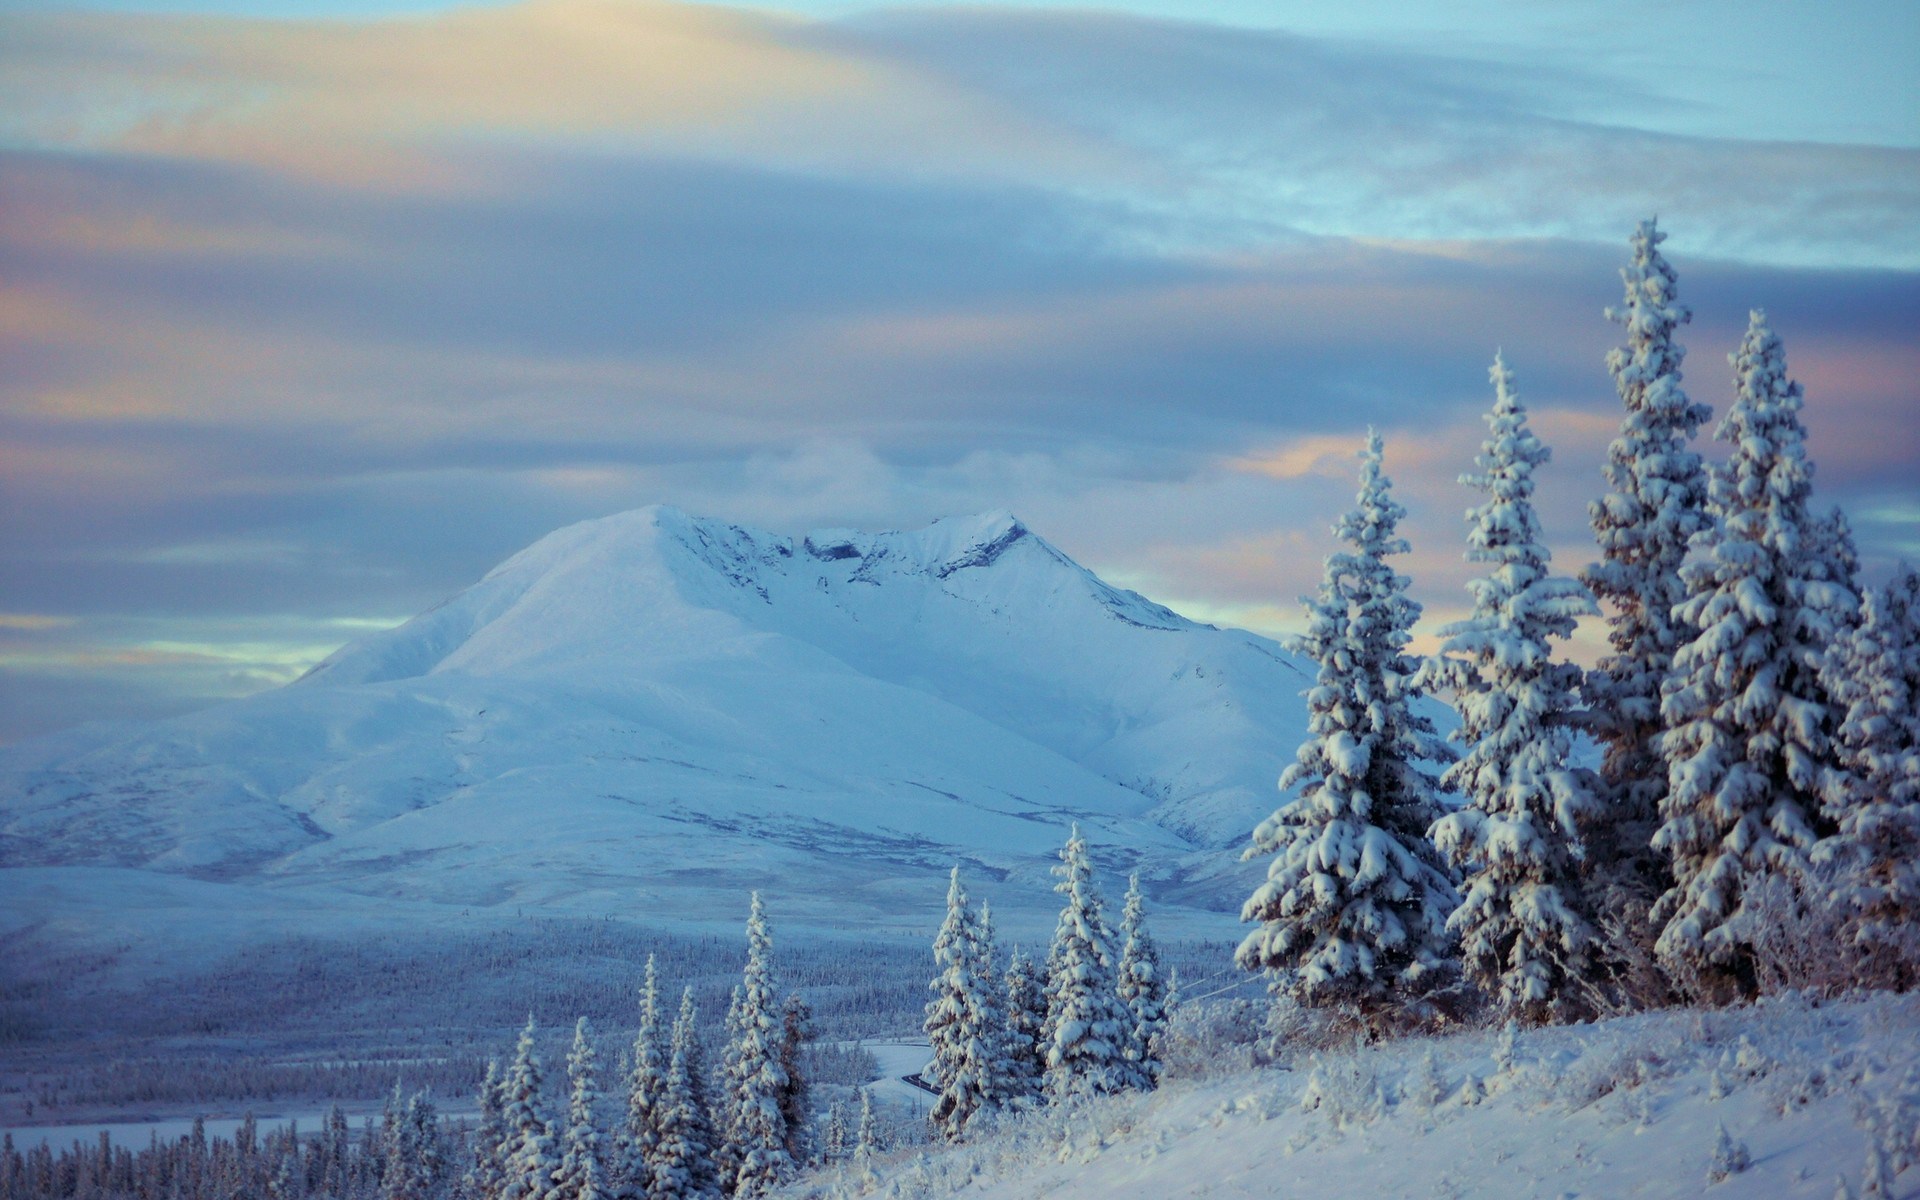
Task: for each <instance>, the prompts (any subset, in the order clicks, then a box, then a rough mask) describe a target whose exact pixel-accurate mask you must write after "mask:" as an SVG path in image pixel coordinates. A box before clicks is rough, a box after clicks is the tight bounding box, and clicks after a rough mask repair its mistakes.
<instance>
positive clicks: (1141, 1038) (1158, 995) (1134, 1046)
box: [1118, 873, 1167, 1089]
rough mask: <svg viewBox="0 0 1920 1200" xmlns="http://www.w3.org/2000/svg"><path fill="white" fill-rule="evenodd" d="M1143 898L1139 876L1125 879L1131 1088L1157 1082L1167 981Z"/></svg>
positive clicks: (1123, 962) (1124, 999) (1123, 985)
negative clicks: (1161, 967) (1148, 930)
mask: <svg viewBox="0 0 1920 1200" xmlns="http://www.w3.org/2000/svg"><path fill="white" fill-rule="evenodd" d="M1146 903H1147V902H1146V897H1145V896H1144V895H1142V894H1141V891H1140V876H1139V874H1138V873H1135V874H1134V875H1132V876H1130V877H1129V878H1128V879H1127V900H1126V906H1125V907H1124V908H1122V909H1121V910H1120V936H1121V937H1122V938H1123V939H1125V944H1124V946H1123V947H1122V949H1121V951H1120V980H1119V988H1118V991H1119V995H1120V1002H1121V1003H1122V1004H1124V1005H1126V1006H1127V1011H1128V1012H1130V1013H1132V1014H1133V1024H1132V1027H1131V1029H1130V1030H1129V1031H1128V1037H1127V1049H1126V1059H1127V1066H1128V1069H1129V1071H1130V1073H1131V1075H1132V1080H1131V1085H1132V1086H1133V1087H1137V1088H1142V1089H1149V1088H1153V1087H1156V1086H1158V1084H1159V1082H1160V1052H1159V1038H1160V1034H1161V1033H1162V1031H1164V1030H1165V1029H1166V1027H1167V981H1166V980H1165V979H1164V978H1162V976H1161V974H1160V950H1159V947H1157V946H1155V945H1154V942H1153V935H1152V934H1150V933H1148V932H1147V909H1146Z"/></svg>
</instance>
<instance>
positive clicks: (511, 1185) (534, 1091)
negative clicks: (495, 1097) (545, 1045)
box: [499, 1016, 560, 1200]
mask: <svg viewBox="0 0 1920 1200" xmlns="http://www.w3.org/2000/svg"><path fill="white" fill-rule="evenodd" d="M534 1032H535V1026H534V1023H533V1017H531V1016H529V1017H527V1027H526V1028H525V1029H523V1030H521V1031H520V1044H519V1045H518V1046H517V1047H516V1048H515V1049H514V1054H513V1064H512V1065H511V1066H510V1067H508V1068H507V1077H506V1081H505V1083H504V1084H503V1085H502V1088H501V1095H502V1098H503V1100H504V1103H503V1105H502V1108H501V1121H502V1124H504V1125H505V1126H506V1137H505V1139H504V1140H503V1141H502V1148H503V1150H504V1154H503V1159H504V1162H503V1163H502V1167H503V1169H504V1172H505V1175H506V1178H505V1180H504V1181H503V1182H502V1183H501V1186H500V1193H499V1200H547V1196H548V1193H549V1190H550V1189H551V1188H552V1186H553V1172H554V1169H555V1168H556V1167H558V1166H559V1165H560V1158H559V1155H558V1154H557V1153H555V1150H554V1139H553V1134H552V1132H551V1130H550V1129H549V1127H548V1122H547V1114H546V1102H545V1100H544V1099H543V1098H542V1097H541V1095H540V1091H541V1086H542V1081H541V1074H540V1053H539V1051H538V1050H536V1049H535V1048H534V1044H533V1038H534Z"/></svg>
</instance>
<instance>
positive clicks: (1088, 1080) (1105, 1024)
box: [1044, 825, 1133, 1099]
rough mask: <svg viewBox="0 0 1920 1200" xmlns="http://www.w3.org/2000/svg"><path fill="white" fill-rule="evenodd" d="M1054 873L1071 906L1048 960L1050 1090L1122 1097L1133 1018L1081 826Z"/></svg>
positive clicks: (1056, 888) (1056, 887)
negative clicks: (1120, 982) (1120, 983)
mask: <svg viewBox="0 0 1920 1200" xmlns="http://www.w3.org/2000/svg"><path fill="white" fill-rule="evenodd" d="M1053 873H1054V875H1055V876H1056V877H1057V878H1058V879H1059V880H1060V882H1059V883H1056V884H1054V886H1053V890H1054V891H1056V892H1058V893H1060V895H1062V896H1063V897H1065V898H1066V904H1065V906H1064V907H1063V908H1062V909H1061V910H1060V922H1059V924H1058V925H1057V926H1056V927H1055V928H1054V934H1053V947H1052V949H1051V951H1050V952H1049V953H1048V955H1047V961H1048V963H1049V964H1050V965H1049V974H1048V978H1047V1022H1046V1028H1045V1038H1044V1041H1045V1053H1046V1085H1047V1092H1048V1094H1049V1095H1051V1096H1052V1097H1053V1098H1055V1099H1063V1098H1067V1097H1071V1096H1075V1095H1079V1094H1091V1095H1105V1094H1108V1093H1112V1092H1117V1091H1120V1090H1121V1089H1122V1088H1124V1087H1126V1086H1127V1083H1128V1072H1127V1063H1126V1044H1127V1038H1128V1036H1129V1032H1130V1030H1131V1029H1132V1027H1133V1014H1132V1013H1131V1012H1129V1011H1128V1010H1127V1006H1126V1005H1125V1004H1123V1003H1121V1001H1120V995H1119V992H1118V990H1117V988H1116V983H1117V981H1116V980H1115V978H1114V973H1115V971H1116V969H1117V966H1118V964H1117V962H1116V959H1115V955H1114V953H1113V935H1112V934H1111V933H1109V932H1108V930H1107V922H1106V915H1105V913H1104V911H1103V909H1104V906H1103V905H1102V903H1101V900H1100V892H1099V889H1098V888H1097V887H1095V885H1094V882H1093V862H1092V860H1091V859H1090V858H1089V857H1088V856H1087V841H1086V839H1085V838H1083V837H1081V836H1080V827H1079V826H1078V825H1075V826H1074V827H1073V832H1072V834H1071V835H1070V836H1069V837H1068V838H1067V844H1066V845H1065V846H1063V847H1061V849H1060V865H1059V866H1057V867H1055V868H1053Z"/></svg>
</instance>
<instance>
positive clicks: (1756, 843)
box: [1654, 311, 1858, 995]
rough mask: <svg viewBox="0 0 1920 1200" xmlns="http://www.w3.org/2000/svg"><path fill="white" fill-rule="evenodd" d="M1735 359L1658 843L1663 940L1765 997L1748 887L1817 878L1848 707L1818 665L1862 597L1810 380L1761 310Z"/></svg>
mask: <svg viewBox="0 0 1920 1200" xmlns="http://www.w3.org/2000/svg"><path fill="white" fill-rule="evenodd" d="M1732 359H1733V363H1734V367H1735V371H1736V377H1737V383H1738V395H1737V396H1736V398H1735V400H1734V404H1733V408H1732V409H1731V410H1730V411H1729V412H1728V413H1727V418H1726V420H1725V421H1724V422H1723V423H1722V424H1721V427H1720V430H1719V436H1720V437H1721V438H1722V439H1724V440H1725V441H1727V442H1728V443H1730V444H1731V446H1732V455H1731V457H1730V458H1729V460H1728V462H1727V464H1726V466H1725V467H1724V468H1723V469H1722V470H1719V471H1716V472H1715V473H1714V477H1713V488H1712V501H1713V506H1714V511H1715V514H1716V515H1717V517H1718V518H1719V525H1720V528H1719V530H1718V531H1717V532H1714V533H1707V534H1703V535H1702V536H1701V537H1700V538H1698V539H1697V540H1696V548H1697V550H1698V551H1699V556H1698V558H1697V559H1696V560H1695V561H1693V562H1691V563H1689V564H1688V566H1687V568H1686V571H1685V574H1686V580H1687V584H1688V589H1689V594H1688V597H1687V599H1686V601H1685V603H1684V604H1682V605H1681V606H1680V608H1679V609H1677V610H1676V614H1675V615H1676V616H1677V617H1678V619H1679V620H1681V621H1683V622H1685V624H1686V626H1687V627H1688V628H1692V629H1697V630H1698V631H1699V633H1698V634H1697V636H1695V637H1694V639H1693V640H1692V641H1690V642H1688V643H1687V644H1685V645H1683V646H1682V647H1681V648H1680V649H1679V651H1678V652H1677V653H1676V654H1675V655H1674V660H1673V674H1672V676H1671V677H1670V678H1669V680H1668V681H1667V686H1666V690H1665V694H1664V699H1663V701H1662V709H1661V711H1662V716H1663V719H1664V720H1665V721H1666V722H1667V723H1668V725H1669V727H1670V732H1669V733H1668V734H1667V735H1666V736H1665V737H1664V738H1663V739H1662V743H1661V744H1662V749H1663V750H1664V752H1665V756H1666V760H1667V796H1666V800H1665V802H1664V803H1663V804H1662V806H1661V816H1662V817H1663V818H1664V822H1663V824H1662V825H1661V827H1660V830H1659V833H1658V834H1657V835H1656V836H1655V839H1654V845H1655V847H1656V848H1658V849H1659V850H1660V851H1661V852H1662V853H1664V854H1666V855H1667V856H1668V857H1669V858H1670V859H1671V861H1672V864H1673V874H1674V886H1673V888H1672V889H1671V890H1669V891H1668V892H1667V893H1666V895H1664V896H1663V897H1661V899H1660V903H1659V904H1658V905H1657V906H1656V907H1655V910H1654V916H1655V919H1656V920H1658V921H1660V922H1661V923H1662V924H1663V928H1662V930H1661V933H1660V937H1659V940H1658V942H1657V943H1656V949H1657V951H1658V952H1659V954H1660V957H1661V959H1662V961H1663V962H1664V963H1665V964H1666V965H1667V967H1668V970H1669V971H1670V972H1671V973H1673V974H1674V975H1675V976H1676V978H1678V979H1680V980H1681V981H1682V982H1683V983H1686V984H1689V985H1690V986H1693V987H1695V988H1696V989H1698V990H1701V991H1703V992H1705V993H1708V994H1718V993H1721V992H1723V991H1725V990H1726V989H1728V988H1731V989H1733V990H1735V991H1738V992H1739V993H1742V994H1745V995H1752V994H1754V992H1755V991H1756V990H1757V986H1758V984H1757V979H1756V968H1757V963H1756V962H1755V960H1754V951H1753V942H1754V937H1755V936H1756V933H1757V931H1756V930H1755V929H1754V928H1752V927H1751V920H1750V919H1749V918H1748V917H1747V914H1746V912H1745V907H1744V905H1745V899H1746V897H1747V894H1748V892H1749V891H1750V889H1751V888H1752V887H1753V885H1754V884H1755V883H1756V882H1758V881H1759V880H1760V879H1762V878H1764V877H1766V876H1769V875H1778V876H1782V877H1784V878H1786V879H1788V880H1789V881H1792V882H1795V883H1798V882H1800V881H1802V880H1804V879H1805V877H1806V872H1807V867H1808V853H1809V851H1811V850H1812V848H1813V846H1814V843H1815V841H1816V840H1817V839H1818V838H1819V837H1820V836H1821V835H1822V833H1824V832H1829V830H1827V829H1824V828H1823V824H1824V821H1823V817H1822V813H1821V809H1820V792H1821V790H1822V788H1823V786H1824V784H1825V783H1826V781H1827V775H1828V772H1829V771H1831V770H1832V769H1833V767H1834V765H1835V763H1836V755H1835V752H1834V747H1833V744H1832V741H1833V735H1834V733H1835V731H1836V730H1837V729H1838V727H1839V724H1840V720H1841V718H1842V717H1843V716H1844V715H1845V714H1844V712H1843V711H1842V709H1841V707H1840V706H1839V705H1838V704H1836V703H1835V702H1834V699H1833V697H1832V696H1830V695H1829V694H1828V691H1827V687H1826V679H1825V678H1823V677H1822V674H1821V670H1820V668H1821V665H1822V662H1821V660H1822V657H1823V652H1824V651H1825V649H1826V647H1828V646H1829V645H1831V644H1833V643H1834V642H1835V641H1836V640H1837V639H1838V638H1840V637H1841V636H1842V635H1844V634H1845V633H1846V632H1847V630H1848V628H1849V625H1850V622H1851V619H1852V614H1853V613H1854V612H1855V611H1857V609H1858V601H1857V600H1856V599H1855V597H1854V596H1853V595H1852V594H1851V593H1850V592H1849V591H1848V590H1847V587H1846V584H1845V582H1844V576H1845V574H1846V567H1845V564H1844V563H1843V562H1842V561H1840V560H1839V557H1838V556H1837V555H1836V553H1835V548H1834V547H1832V546H1831V545H1823V544H1822V542H1823V540H1824V539H1823V538H1822V537H1821V536H1820V533H1821V532H1822V529H1823V527H1824V526H1825V521H1824V520H1823V519H1822V518H1820V517H1817V516H1814V515H1812V514H1811V513H1809V511H1808V508H1807V501H1808V497H1809V494H1810V493H1811V491H1812V487H1813V464H1812V462H1811V461H1810V460H1809V459H1808V457H1807V452H1806V433H1805V430H1804V429H1803V428H1802V426H1801V424H1800V408H1801V392H1800V385H1799V384H1797V383H1794V382H1792V381H1790V380H1788V378H1787V363H1786V354H1785V351H1784V350H1783V349H1782V348H1781V345H1780V339H1779V338H1778V337H1776V336H1775V335H1774V333H1773V331H1772V330H1770V329H1769V328H1768V327H1767V323H1766V315H1765V314H1764V313H1761V312H1758V311H1756V312H1754V313H1753V314H1752V318H1751V320H1750V322H1749V324H1748V327H1747V335H1746V338H1745V340H1743V341H1742V343H1741V345H1740V350H1739V352H1738V353H1737V354H1735V355H1733V356H1732Z"/></svg>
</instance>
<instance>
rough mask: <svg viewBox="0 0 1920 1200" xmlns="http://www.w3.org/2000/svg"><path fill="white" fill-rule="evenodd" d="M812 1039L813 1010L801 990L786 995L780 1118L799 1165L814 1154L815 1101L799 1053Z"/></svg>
mask: <svg viewBox="0 0 1920 1200" xmlns="http://www.w3.org/2000/svg"><path fill="white" fill-rule="evenodd" d="M812 1039H813V1010H812V1009H811V1008H809V1007H808V1006H807V1002H806V1001H805V1000H804V999H802V998H801V997H800V994H799V993H798V992H791V993H789V994H788V995H787V1000H786V1003H785V1004H783V1005H781V1007H780V1069H781V1071H782V1072H784V1073H785V1074H786V1077H787V1082H786V1085H785V1086H784V1087H782V1088H781V1089H780V1117H781V1120H782V1121H784V1122H785V1123H786V1127H787V1154H788V1156H789V1157H790V1158H792V1159H793V1161H794V1164H795V1165H796V1166H798V1165H800V1164H803V1163H805V1162H807V1161H808V1160H809V1159H811V1158H812V1157H813V1146H812V1144H811V1143H812V1125H811V1121H812V1104H811V1101H810V1093H809V1091H808V1088H807V1077H806V1073H805V1072H804V1071H802V1070H801V1067H800V1055H801V1052H802V1050H803V1048H804V1047H805V1046H806V1044H807V1043H808V1042H809V1041H811V1040H812Z"/></svg>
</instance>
